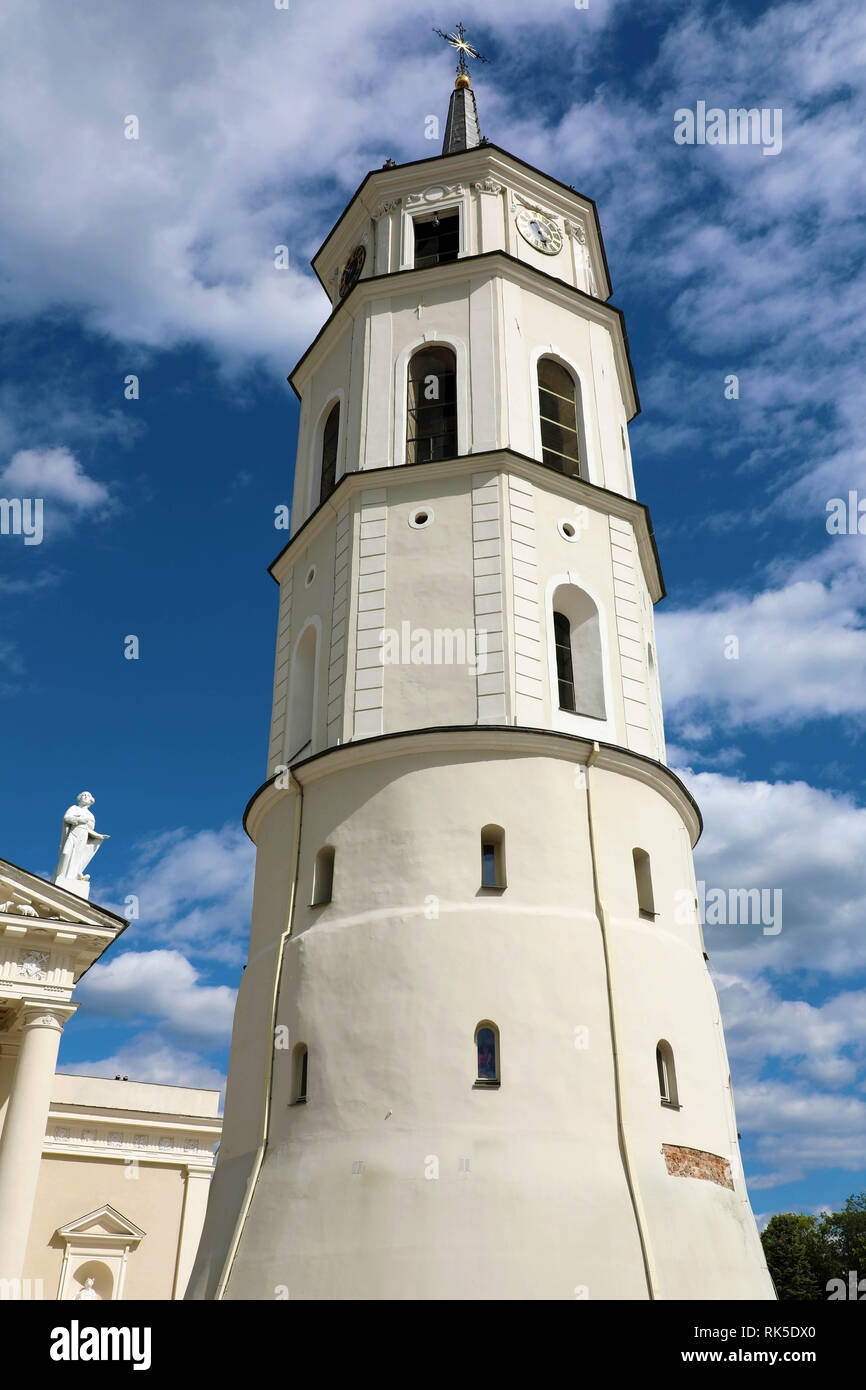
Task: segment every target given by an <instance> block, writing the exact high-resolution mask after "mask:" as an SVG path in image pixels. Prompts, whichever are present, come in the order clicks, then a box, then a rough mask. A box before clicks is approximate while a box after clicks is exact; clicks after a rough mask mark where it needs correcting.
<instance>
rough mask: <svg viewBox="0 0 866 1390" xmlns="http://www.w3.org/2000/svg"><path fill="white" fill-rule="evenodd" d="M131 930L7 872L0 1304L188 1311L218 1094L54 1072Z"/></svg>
mask: <svg viewBox="0 0 866 1390" xmlns="http://www.w3.org/2000/svg"><path fill="white" fill-rule="evenodd" d="M125 926H126V923H125V921H124V920H123V919H122V918H120V917H117V916H115V914H114V913H112V912H109V911H108V910H107V909H105V908H101V907H98V906H96V905H95V904H93V903H90V902H88V901H87V900H86V899H84V898H83V897H81V896H79V895H77V894H75V893H72V892H68V891H67V890H66V889H64V888H62V887H59V886H58V885H57V884H54V883H48V882H46V881H45V880H44V879H42V878H39V877H38V876H37V875H35V874H31V873H28V872H27V871H26V870H24V869H20V868H18V867H17V866H16V865H14V864H8V863H6V862H5V861H2V860H0V1298H4V1299H5V1298H35V1299H61V1300H67V1299H76V1298H78V1297H79V1296H80V1295H81V1294H82V1292H83V1293H84V1297H85V1298H93V1297H96V1298H100V1299H105V1300H113V1299H122V1298H126V1299H136V1298H138V1299H172V1298H181V1297H183V1294H184V1291H185V1288H186V1284H187V1281H188V1278H189V1273H190V1269H191V1267H192V1261H193V1257H194V1254H195V1250H196V1247H197V1244H198V1239H199V1235H200V1233H201V1228H202V1222H203V1219H204V1211H205V1206H206V1202H207V1193H208V1187H209V1183H210V1178H211V1172H212V1168H213V1162H214V1158H213V1150H214V1145H215V1144H216V1142H217V1141H218V1140H219V1135H220V1127H221V1121H220V1118H219V1113H218V1107H219V1092H218V1091H209V1090H198V1089H191V1088H188V1087H180V1086H162V1085H152V1084H148V1083H144V1082H135V1081H128V1080H126V1079H116V1080H108V1079H103V1078H99V1077H92V1076H73V1075H64V1074H63V1073H60V1072H56V1071H55V1066H56V1061H57V1052H58V1047H59V1043H60V1037H61V1034H62V1032H63V1029H64V1027H66V1026H67V1025H68V1024H69V1022H70V1020H71V1019H72V1017H73V1015H74V1013H75V1011H76V1009H77V1008H78V1005H77V1004H76V1003H75V1001H74V1000H73V990H74V987H75V984H76V983H77V981H78V980H79V979H80V978H81V976H82V975H83V974H84V972H85V971H86V970H87V969H88V968H89V966H91V965H92V964H93V963H94V962H95V961H96V960H98V959H99V957H100V956H101V955H102V953H103V951H105V950H106V949H107V948H108V947H109V946H110V945H111V943H112V942H113V941H115V940H116V939H117V937H118V936H119V935H120V933H121V932H122V931H123V930H124V928H125ZM88 1281H91V1282H89V1283H88Z"/></svg>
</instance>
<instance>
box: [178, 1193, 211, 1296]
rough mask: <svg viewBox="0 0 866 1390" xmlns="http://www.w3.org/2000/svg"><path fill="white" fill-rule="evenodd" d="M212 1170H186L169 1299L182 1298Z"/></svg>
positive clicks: (194, 1251)
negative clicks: (172, 1282)
mask: <svg viewBox="0 0 866 1390" xmlns="http://www.w3.org/2000/svg"><path fill="white" fill-rule="evenodd" d="M210 1179H211V1170H210V1169H209V1168H187V1170H186V1178H185V1183H184V1194H183V1215H182V1216H181V1219H180V1234H179V1236H178V1242H177V1267H176V1269H175V1275H174V1288H173V1290H172V1294H171V1296H172V1298H183V1296H184V1294H185V1293H186V1286H187V1284H188V1283H189V1276H190V1274H191V1272H192V1266H193V1261H194V1259H195V1256H196V1251H197V1250H198V1243H199V1240H200V1239H201V1233H202V1228H203V1227H204V1215H205V1211H206V1209H207V1199H208V1193H209V1192H210Z"/></svg>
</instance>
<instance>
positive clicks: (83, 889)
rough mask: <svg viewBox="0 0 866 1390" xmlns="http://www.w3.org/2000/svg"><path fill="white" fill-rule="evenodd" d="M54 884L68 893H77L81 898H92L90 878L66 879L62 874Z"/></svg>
mask: <svg viewBox="0 0 866 1390" xmlns="http://www.w3.org/2000/svg"><path fill="white" fill-rule="evenodd" d="M54 882H55V883H56V884H57V887H58V888H65V889H66V891H67V893H75V894H76V895H77V896H78V897H79V898H89V897H90V879H89V878H64V877H63V875H62V874H58V876H57V878H55V880H54Z"/></svg>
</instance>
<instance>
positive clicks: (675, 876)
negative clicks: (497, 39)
mask: <svg viewBox="0 0 866 1390" xmlns="http://www.w3.org/2000/svg"><path fill="white" fill-rule="evenodd" d="M313 266H314V269H315V271H316V274H317V275H318V276H319V279H320V280H321V282H322V284H323V285H324V287H325V288H326V290H327V292H328V294H329V296H330V298H331V301H332V306H333V307H332V312H331V315H330V317H329V318H328V320H327V322H326V324H325V325H324V327H323V328H322V330H321V332H320V333H319V335H318V336H317V338H316V339H315V341H314V342H313V344H312V345H311V346H310V348H309V349H308V350H307V352H306V353H305V354H304V356H303V357H302V358H301V360H300V362H299V363H298V365H297V366H296V368H295V369H294V371H293V373H292V375H291V377H290V381H291V383H292V386H293V387H294V389H295V391H296V392H297V394H298V396H299V397H300V400H301V413H300V426H299V438H298V454H297V466H296V471H295V484H294V501H293V523H292V533H291V539H290V541H289V543H288V545H287V546H286V547H285V549H284V550H283V551H282V553H281V554H280V555H279V556H278V557H277V559H276V560H275V561H274V563H273V565H272V566H271V573H272V575H273V577H274V579H275V580H276V582H277V583H278V585H279V589H280V605H279V621H278V632H277V653H276V671H275V683H274V703H273V719H272V725H271V736H270V751H269V757H268V768H267V780H266V781H265V782H264V784H263V785H262V786H261V787H260V788H259V790H258V791H257V792H256V793H255V795H254V796H253V798H252V800H251V801H250V803H249V806H248V807H247V811H246V816H245V825H246V828H247V831H248V833H249V834H250V836H251V838H252V839H253V841H254V842H255V844H256V846H257V868H256V882H255V900H254V907H253V918H252V928H251V936H250V948H249V960H248V964H247V967H246V969H245V972H244V975H243V978H242V981H241V985H240V993H239V998H238V1004H237V1010H236V1015H235V1024H234V1035H233V1041H232V1052H231V1063H230V1069H229V1082H228V1094H227V1103H226V1116H225V1124H224V1129H223V1137H222V1146H221V1149H220V1154H219V1159H218V1163H217V1167H216V1175H215V1178H214V1182H213V1189H212V1193H211V1199H210V1204H209V1208H208V1214H207V1220H206V1224H205V1230H204V1235H203V1238H202V1243H201V1247H200V1250H199V1256H198V1259H197V1262H196V1266H195V1269H194V1272H193V1276H192V1279H191V1282H190V1292H189V1295H188V1296H190V1297H197V1298H223V1297H226V1298H231V1299H248V1298H253V1299H273V1298H275V1297H276V1298H280V1297H288V1298H292V1299H294V1298H298V1299H371V1298H372V1299H484V1300H487V1301H489V1300H491V1299H573V1298H575V1296H577V1297H589V1298H590V1299H647V1298H660V1299H680V1298H702V1299H746V1298H773V1297H774V1292H773V1287H772V1283H771V1280H770V1277H769V1275H768V1273H767V1269H766V1266H765V1263H764V1260H763V1255H762V1251H761V1246H760V1241H759V1239H758V1234H757V1230H756V1227H755V1222H754V1219H753V1216H752V1212H751V1209H750V1207H749V1201H748V1196H747V1193H746V1187H745V1182H744V1178H743V1170H742V1165H741V1162H740V1155H739V1149H738V1145H737V1137H738V1136H737V1128H736V1121H735V1117H734V1106H733V1098H732V1094H731V1087H730V1077H729V1074H728V1063H727V1059H726V1053H725V1044H724V1038H723V1034H722V1026H721V1020H720V1017H719V1008H718V1003H717V999H716V994H715V991H714V989H713V985H712V983H711V980H710V976H709V973H708V970H707V965H706V957H705V953H704V948H703V940H702V935H701V929H700V925H699V923H698V921H697V914H696V890H695V880H694V870H693V866H692V846H693V845H694V844H695V842H696V840H697V838H698V835H699V833H700V828H701V821H700V814H699V811H698V808H697V806H696V805H695V803H694V801H693V800H692V798H691V796H690V795H689V793H688V791H687V790H686V788H685V787H684V786H683V784H682V783H681V782H680V781H679V780H678V779H677V777H676V776H674V774H673V773H671V772H670V771H669V770H668V768H667V767H666V764H665V748H664V734H663V727H662V712H661V700H660V695H659V685H658V677H657V670H656V659H655V637H654V630H653V604H654V603H655V602H656V601H658V600H659V599H660V598H661V597H662V596H663V594H664V588H663V584H662V578H661V572H660V569H659V562H658V556H657V553H656V547H655V543H654V540H653V532H652V527H651V525H650V520H649V516H648V513H647V509H646V507H645V506H644V505H643V504H642V503H641V502H639V501H638V500H637V498H636V496H635V488H634V481H633V476H632V462H631V455H630V450H629V443H628V422H629V421H630V420H631V419H632V418H633V417H634V415H635V414H636V412H637V410H638V409H639V405H638V400H637V392H636V388H635V383H634V378H633V375H632V369H631V363H630V360H629V351H628V339H627V337H626V332H625V326H624V322H623V316H622V314H621V312H620V310H619V309H617V308H615V307H614V306H613V305H612V304H610V303H609V295H610V292H611V287H610V283H609V278H608V268H607V261H606V258H605V253H604V247H603V244H602V238H601V232H600V229H599V224H598V217H597V213H596V208H595V204H594V203H593V202H592V200H591V199H589V198H587V197H585V196H583V195H582V194H580V193H577V192H576V191H575V190H574V189H573V188H571V187H568V186H566V185H564V184H561V183H559V182H557V180H556V179H553V178H551V177H550V176H549V175H546V174H544V173H542V172H540V171H539V170H537V169H534V168H532V167H530V166H529V165H527V164H525V163H524V162H523V161H522V160H520V159H518V158H516V157H515V156H514V155H511V154H508V153H507V152H506V151H504V150H502V149H499V148H498V147H496V146H495V145H492V144H489V143H488V142H487V141H486V140H484V139H483V137H482V136H481V135H480V131H479V125H478V116H477V111H476V107H475V99H474V96H473V94H472V89H471V86H470V82H469V78H468V76H466V75H465V74H463V73H461V74H460V75H459V76H458V79H457V84H456V87H455V91H454V93H453V95H452V98H451V109H450V111H449V117H448V124H447V128H446V137H445V148H444V150H443V153H442V155H439V156H435V157H433V158H428V159H423V160H418V161H416V162H413V163H409V164H403V165H399V166H397V165H394V164H393V162H392V161H390V160H389V161H388V162H387V164H386V165H385V167H383V168H382V169H380V170H377V171H375V172H373V173H370V174H368V176H367V177H366V179H365V180H364V182H363V183H362V184H361V186H360V188H359V189H358V191H357V192H356V194H355V195H354V197H353V198H352V199H351V201H350V203H349V205H348V207H347V208H346V210H345V212H344V213H343V215H342V216H341V218H340V219H339V221H338V222H337V224H336V226H335V227H334V228H333V229H332V231H331V232H330V233H329V235H328V237H327V238H326V240H325V242H324V244H323V246H322V247H321V249H320V251H319V252H318V253H317V254H316V256H315V258H314V260H313ZM289 769H290V770H289Z"/></svg>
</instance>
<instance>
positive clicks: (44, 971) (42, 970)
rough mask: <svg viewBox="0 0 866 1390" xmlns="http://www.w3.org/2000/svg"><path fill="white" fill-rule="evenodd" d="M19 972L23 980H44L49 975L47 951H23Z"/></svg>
mask: <svg viewBox="0 0 866 1390" xmlns="http://www.w3.org/2000/svg"><path fill="white" fill-rule="evenodd" d="M18 974H19V975H20V977H21V979H22V980H44V979H46V978H47V976H48V952H47V951H22V952H21V961H20V964H19V966H18Z"/></svg>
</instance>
